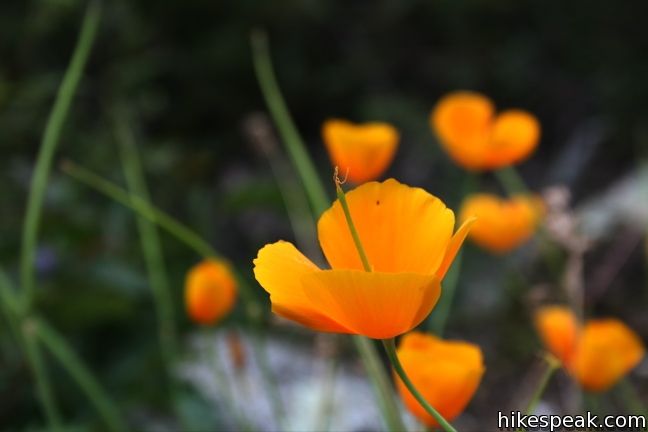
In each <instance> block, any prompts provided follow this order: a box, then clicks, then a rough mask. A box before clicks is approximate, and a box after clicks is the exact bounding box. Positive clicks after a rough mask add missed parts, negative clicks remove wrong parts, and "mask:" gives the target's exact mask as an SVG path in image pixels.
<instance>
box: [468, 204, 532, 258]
mask: <svg viewBox="0 0 648 432" xmlns="http://www.w3.org/2000/svg"><path fill="white" fill-rule="evenodd" d="M543 214H544V206H543V204H542V201H541V200H540V199H539V198H537V197H533V198H530V197H527V196H523V195H518V196H514V197H512V198H510V199H503V198H499V197H497V196H495V195H491V194H475V195H471V196H469V197H468V198H466V200H465V201H464V203H463V205H462V206H461V211H460V219H461V220H467V219H468V218H471V217H476V218H477V221H476V222H475V225H474V226H473V229H472V230H471V232H470V239H471V240H473V241H474V242H475V243H477V244H478V245H479V246H481V247H483V248H484V249H487V250H489V251H491V252H496V253H505V252H508V251H510V250H512V249H514V248H516V247H518V246H520V245H521V244H522V243H524V242H526V241H527V240H529V239H530V238H531V237H532V236H533V234H534V233H535V231H536V229H537V227H538V223H539V221H540V219H541V217H542V215H543Z"/></svg>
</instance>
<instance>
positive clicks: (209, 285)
mask: <svg viewBox="0 0 648 432" xmlns="http://www.w3.org/2000/svg"><path fill="white" fill-rule="evenodd" d="M236 293H237V282H236V278H235V277H234V275H233V274H232V271H231V269H230V267H229V265H228V264H227V263H226V262H224V261H221V260H215V259H208V260H204V261H202V262H200V263H198V264H196V265H195V266H194V267H192V268H191V270H190V271H189V272H188V273H187V277H186V280H185V304H186V308H187V313H188V314H189V317H190V318H191V319H192V320H193V321H195V322H196V323H199V324H211V325H213V324H216V323H217V322H218V321H220V320H221V319H223V317H224V316H225V315H227V314H228V313H229V312H230V311H231V310H232V307H233V306H234V303H235V301H236Z"/></svg>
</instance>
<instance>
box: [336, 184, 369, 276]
mask: <svg viewBox="0 0 648 432" xmlns="http://www.w3.org/2000/svg"><path fill="white" fill-rule="evenodd" d="M335 191H336V193H337V197H338V200H339V201H340V205H341V206H342V210H343V211H344V217H345V218H346V221H347V225H348V226H349V231H351V237H353V242H354V243H355V246H356V249H358V255H360V260H361V261H362V266H363V267H364V269H365V271H367V272H371V271H372V268H371V264H370V263H369V259H368V258H367V253H366V252H365V250H364V246H363V245H362V241H360V235H358V230H356V227H355V224H354V223H353V218H352V217H351V210H349V204H348V203H347V200H346V196H345V194H344V191H343V190H342V188H341V187H340V182H339V180H338V179H337V178H336V180H335Z"/></svg>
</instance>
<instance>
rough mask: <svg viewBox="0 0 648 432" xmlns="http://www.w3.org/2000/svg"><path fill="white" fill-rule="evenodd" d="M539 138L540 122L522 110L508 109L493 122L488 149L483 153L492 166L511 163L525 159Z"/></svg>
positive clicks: (496, 166) (488, 163) (487, 162)
mask: <svg viewBox="0 0 648 432" xmlns="http://www.w3.org/2000/svg"><path fill="white" fill-rule="evenodd" d="M539 140H540V123H539V122H538V120H537V119H536V118H535V117H534V116H533V115H531V114H529V113H528V112H526V111H522V110H508V111H504V112H502V113H501V114H500V115H498V116H497V117H496V119H495V122H494V123H493V129H492V135H491V139H490V150H489V151H487V152H486V153H485V154H484V155H485V157H486V162H485V163H486V165H488V166H489V167H492V168H499V167H502V166H507V165H512V164H515V163H518V162H521V161H522V160H524V159H526V158H527V157H528V156H529V155H530V154H531V153H532V152H533V150H535V148H536V146H537V145H538V141H539Z"/></svg>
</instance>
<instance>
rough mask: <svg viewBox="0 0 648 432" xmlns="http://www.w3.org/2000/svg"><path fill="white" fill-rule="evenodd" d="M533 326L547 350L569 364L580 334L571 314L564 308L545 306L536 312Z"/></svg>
mask: <svg viewBox="0 0 648 432" xmlns="http://www.w3.org/2000/svg"><path fill="white" fill-rule="evenodd" d="M535 325H536V328H537V329H538V333H539V334H540V338H541V339H542V342H543V343H544V344H545V346H546V347H547V350H549V352H550V353H552V354H553V355H554V356H556V358H557V359H558V360H560V361H561V362H562V363H563V364H569V362H570V361H571V357H572V355H573V353H574V349H575V348H576V342H577V340H578V336H579V332H580V325H579V324H578V321H577V320H576V316H575V315H574V314H573V312H572V311H571V310H570V309H569V308H567V307H565V306H545V307H543V308H540V309H539V310H538V311H537V312H536V315H535Z"/></svg>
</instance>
